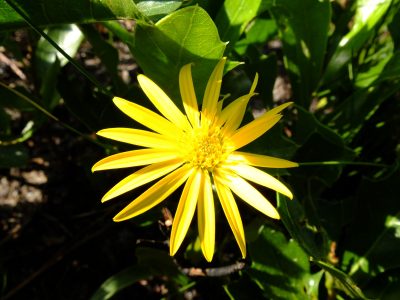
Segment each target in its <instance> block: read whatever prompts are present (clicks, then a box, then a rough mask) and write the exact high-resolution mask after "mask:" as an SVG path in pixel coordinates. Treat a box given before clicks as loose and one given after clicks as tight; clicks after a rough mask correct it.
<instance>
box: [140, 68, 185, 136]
mask: <svg viewBox="0 0 400 300" xmlns="http://www.w3.org/2000/svg"><path fill="white" fill-rule="evenodd" d="M137 79H138V81H139V84H140V87H141V88H142V90H143V92H144V93H145V94H146V96H147V97H148V98H149V100H150V101H151V102H152V103H153V104H154V106H155V107H156V108H157V109H158V110H159V111H160V112H161V113H162V114H163V115H164V116H165V117H166V118H167V119H168V120H170V121H171V122H172V123H174V124H176V125H177V126H178V127H179V128H181V129H187V128H189V127H190V125H189V122H188V120H187V119H186V117H185V115H184V114H183V113H182V112H181V111H180V110H179V108H178V107H176V105H175V104H174V102H172V100H171V99H170V98H169V97H168V96H167V94H165V93H164V91H163V90H162V89H161V88H160V87H159V86H158V85H157V84H155V83H154V82H153V81H152V80H151V79H150V78H148V77H146V76H145V75H142V74H139V75H138V77H137Z"/></svg>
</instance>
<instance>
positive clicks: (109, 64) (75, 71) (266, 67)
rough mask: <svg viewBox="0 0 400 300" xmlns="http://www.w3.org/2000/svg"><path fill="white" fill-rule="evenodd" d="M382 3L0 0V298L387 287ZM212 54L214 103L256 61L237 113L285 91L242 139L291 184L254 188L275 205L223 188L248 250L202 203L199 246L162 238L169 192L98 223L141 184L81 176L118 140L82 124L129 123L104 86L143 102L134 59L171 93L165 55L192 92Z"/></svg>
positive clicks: (394, 104) (343, 292) (357, 293)
mask: <svg viewBox="0 0 400 300" xmlns="http://www.w3.org/2000/svg"><path fill="white" fill-rule="evenodd" d="M399 7H400V1H399V0H380V1H377V0H353V1H351V0H332V1H328V0H281V1H273V0H255V1H244V0H225V1H222V0H219V1H207V0H198V1H195V0H193V1H191V0H187V1H180V0H156V1H149V0H135V1H132V0H114V1H98V0H86V1H79V0H70V1H64V0H58V1H54V0H38V1H23V0H5V1H1V2H0V78H1V82H0V225H1V226H0V228H1V231H0V234H1V239H0V298H1V299H91V300H101V299H127V298H128V297H133V296H136V297H137V298H139V299H140V298H145V299H159V298H164V299H216V298H219V299H239V300H241V299H349V298H354V299H400V255H399V253H400V201H399V195H400V169H399V162H400V161H399V157H400V126H399V125H400V92H399V90H400V13H399ZM222 56H227V58H228V64H227V68H226V70H225V71H226V75H225V77H224V81H223V87H222V93H223V94H224V95H227V94H230V97H229V98H227V100H226V103H229V102H230V101H232V100H233V99H235V97H237V96H239V95H241V94H244V93H245V92H247V91H248V90H249V87H250V85H251V81H252V79H253V78H254V74H255V73H256V72H258V74H259V75H260V81H259V85H258V87H257V89H256V91H257V92H258V96H257V97H255V99H253V102H252V103H251V107H250V108H249V111H248V115H247V116H246V118H247V120H251V119H252V118H253V117H254V115H256V114H259V113H262V112H263V109H264V108H267V109H268V108H271V107H273V106H274V105H276V104H279V103H282V102H285V101H288V100H290V101H294V102H295V105H294V107H293V108H292V109H290V110H289V111H288V112H286V113H285V118H284V119H283V121H282V122H281V124H280V125H279V126H276V127H275V128H274V129H272V130H271V131H269V132H268V133H267V134H265V135H264V136H263V137H262V138H260V139H259V140H257V141H256V142H254V143H253V144H251V145H249V146H248V148H249V149H251V151H254V152H256V153H260V154H270V155H274V156H278V157H282V158H287V159H291V160H293V161H297V162H299V163H300V167H299V168H297V169H290V170H279V172H277V171H276V170H268V171H270V172H271V173H273V174H274V175H276V176H282V179H283V180H284V181H285V182H287V184H288V185H289V186H290V187H291V189H292V191H293V192H294V195H295V198H294V200H293V201H288V199H284V198H282V197H279V195H274V194H270V191H268V190H263V192H264V193H265V194H267V195H269V198H270V199H273V201H275V199H276V205H277V206H278V209H279V212H280V214H281V217H282V220H281V221H272V220H270V219H268V218H266V217H264V216H261V215H259V214H257V213H256V212H255V211H253V210H252V209H251V208H249V207H247V206H245V205H242V204H240V210H241V212H242V215H243V219H244V220H243V221H244V223H245V230H246V237H247V242H248V249H249V256H248V258H246V260H241V259H240V254H239V251H238V249H237V248H236V245H235V242H234V240H233V235H232V234H231V233H230V229H229V227H228V226H227V222H226V220H224V218H219V217H218V218H217V253H216V255H215V258H214V261H213V262H212V263H211V264H207V263H206V262H205V261H204V259H203V258H202V256H201V253H200V247H199V241H198V240H197V233H196V232H195V230H194V229H191V230H192V231H189V234H188V237H187V238H186V240H185V243H186V244H185V246H184V247H182V250H181V251H180V252H179V253H178V255H177V256H176V257H175V258H171V257H169V255H168V251H167V243H168V236H169V230H170V224H171V223H170V221H171V212H172V215H173V212H174V209H175V207H176V202H177V199H176V198H177V197H176V196H177V195H175V196H173V197H170V199H169V200H168V201H167V202H164V204H163V206H164V207H158V209H157V208H156V209H153V210H151V211H149V212H147V213H146V214H144V215H142V216H139V217H137V218H134V219H132V220H129V221H126V222H123V223H118V224H116V223H113V222H112V216H113V215H114V214H115V213H116V212H117V211H118V210H119V209H120V208H121V207H122V206H123V205H124V204H126V203H127V201H129V200H131V199H132V197H134V196H135V195H137V194H139V193H140V192H141V190H140V189H138V190H137V191H134V192H132V193H130V194H129V195H127V196H123V197H120V199H119V200H115V201H113V202H110V203H107V204H103V205H101V204H100V203H99V202H100V199H101V196H102V194H104V193H105V192H106V191H107V190H108V189H109V188H110V187H111V185H112V182H116V179H117V178H122V177H123V175H126V174H127V173H126V172H128V171H121V170H117V171H114V172H108V173H107V174H101V173H100V174H96V175H92V174H91V173H90V167H91V166H92V164H93V163H94V162H96V161H97V160H98V159H99V158H101V157H104V156H105V155H106V154H109V153H112V152H115V151H117V150H120V149H125V148H126V147H127V146H126V145H122V144H116V143H112V142H110V141H106V140H103V139H98V138H96V136H95V132H96V131H97V130H99V129H101V128H107V127H116V126H128V127H132V124H131V122H132V121H130V120H129V119H128V118H126V117H124V116H123V115H122V114H121V113H119V112H118V111H117V110H116V109H115V108H114V106H113V105H112V102H111V99H112V97H113V96H114V95H115V96H119V97H123V98H126V99H130V100H132V101H135V102H137V103H140V104H141V105H144V106H148V105H149V101H147V100H146V98H145V96H144V94H143V93H142V92H141V91H140V89H139V87H138V84H137V81H136V75H137V74H138V73H145V74H146V75H147V76H149V77H150V78H152V79H153V80H154V81H156V82H157V83H158V84H159V85H160V86H161V87H162V88H163V89H164V90H165V91H166V92H167V93H168V94H169V95H170V97H171V98H172V99H173V100H174V101H176V103H177V105H181V104H180V103H181V102H180V96H179V89H178V72H179V69H180V68H181V67H182V66H183V65H184V64H187V63H190V62H193V63H194V67H193V77H194V80H195V82H196V93H197V95H198V99H201V98H202V93H203V91H204V88H205V85H206V82H207V79H208V76H209V75H210V73H211V71H212V69H213V67H214V65H215V63H216V62H217V61H218V60H219V59H220V58H221V57H222ZM243 63H244V64H243ZM228 71H230V72H228ZM134 126H137V124H134ZM218 210H220V208H219V206H218V204H217V211H218ZM220 215H221V214H220Z"/></svg>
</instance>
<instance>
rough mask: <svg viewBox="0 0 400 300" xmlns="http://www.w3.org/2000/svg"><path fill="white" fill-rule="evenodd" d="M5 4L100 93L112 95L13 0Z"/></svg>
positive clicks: (8, 0)
mask: <svg viewBox="0 0 400 300" xmlns="http://www.w3.org/2000/svg"><path fill="white" fill-rule="evenodd" d="M6 2H7V4H8V5H10V6H11V7H12V8H13V9H14V10H15V11H16V12H17V13H18V14H19V15H20V16H21V17H22V18H23V19H24V20H25V22H26V23H27V24H28V25H29V26H30V27H31V28H32V29H33V30H34V31H36V33H38V34H39V35H41V36H42V37H43V38H44V39H45V40H46V41H48V42H49V43H50V45H52V46H53V47H54V48H55V49H57V51H59V52H60V53H61V54H62V55H63V56H64V57H65V58H66V59H67V60H68V61H69V62H70V63H71V64H72V65H73V66H74V67H75V68H76V69H77V70H78V71H79V72H81V73H82V74H83V75H84V76H85V77H86V78H87V79H88V80H89V81H90V82H91V83H93V84H94V85H95V86H96V87H97V88H98V89H99V90H100V91H101V92H102V93H104V94H106V95H108V96H112V95H111V93H110V92H109V91H107V90H106V89H105V88H104V87H103V86H102V85H101V83H100V82H99V81H97V79H96V78H95V77H94V76H93V75H92V74H90V73H88V72H87V71H86V70H85V69H84V68H83V67H82V66H81V65H80V64H79V63H78V62H76V61H75V60H74V59H73V58H72V57H71V56H69V55H68V53H66V52H65V51H64V50H63V49H62V48H61V47H60V46H59V45H58V44H57V43H56V42H54V41H53V40H52V39H51V38H50V37H49V36H48V35H47V34H46V33H45V32H44V31H43V30H41V29H40V28H38V27H37V26H36V25H35V24H33V23H32V22H31V21H30V19H29V17H28V16H26V15H25V13H24V12H23V11H22V10H21V9H20V8H19V7H18V6H17V5H16V4H15V3H14V1H12V0H11V1H10V0H6Z"/></svg>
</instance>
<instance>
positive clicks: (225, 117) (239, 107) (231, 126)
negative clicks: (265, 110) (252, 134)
mask: <svg viewBox="0 0 400 300" xmlns="http://www.w3.org/2000/svg"><path fill="white" fill-rule="evenodd" d="M257 82H258V74H256V76H255V77H254V81H253V84H252V85H251V88H250V92H249V93H248V94H247V95H244V96H242V97H239V98H238V99H236V100H235V101H233V102H232V103H230V104H229V105H228V106H227V107H226V108H225V109H224V110H223V111H222V113H221V117H220V120H219V122H221V123H220V124H221V125H222V124H224V123H225V126H224V128H223V132H233V131H235V130H236V129H238V128H239V126H240V123H242V121H243V117H244V114H245V112H246V107H247V104H248V103H249V100H250V98H251V97H252V96H253V95H254V90H255V88H256V86H257Z"/></svg>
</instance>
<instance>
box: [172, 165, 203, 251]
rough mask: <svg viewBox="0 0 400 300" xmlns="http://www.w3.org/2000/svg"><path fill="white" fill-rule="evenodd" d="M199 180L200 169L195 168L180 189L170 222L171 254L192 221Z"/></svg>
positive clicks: (200, 176) (179, 243) (177, 247)
mask: <svg viewBox="0 0 400 300" xmlns="http://www.w3.org/2000/svg"><path fill="white" fill-rule="evenodd" d="M201 182H202V171H201V169H196V170H194V172H193V173H192V174H191V175H190V177H189V178H188V181H187V182H186V185H185V187H184V189H183V191H182V195H181V198H180V200H179V204H178V207H177V209H176V213H175V216H174V222H173V223H172V231H171V238H170V241H169V246H170V248H169V249H170V255H171V256H172V255H174V254H175V253H176V251H178V249H179V247H180V246H181V244H182V242H183V239H184V238H185V236H186V233H187V231H188V229H189V226H190V223H191V222H192V219H193V215H194V211H195V210H196V204H197V198H198V197H199V190H200V184H201Z"/></svg>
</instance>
